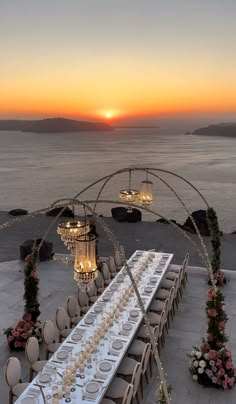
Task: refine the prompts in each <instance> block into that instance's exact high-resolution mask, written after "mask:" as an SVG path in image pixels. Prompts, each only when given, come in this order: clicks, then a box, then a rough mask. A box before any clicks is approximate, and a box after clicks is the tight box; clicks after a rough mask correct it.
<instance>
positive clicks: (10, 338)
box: [7, 335, 15, 342]
mask: <svg viewBox="0 0 236 404" xmlns="http://www.w3.org/2000/svg"><path fill="white" fill-rule="evenodd" d="M14 339H15V338H14V337H13V336H12V335H10V337H8V339H7V340H8V342H11V341H14Z"/></svg>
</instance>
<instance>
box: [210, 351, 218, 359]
mask: <svg viewBox="0 0 236 404" xmlns="http://www.w3.org/2000/svg"><path fill="white" fill-rule="evenodd" d="M208 358H209V360H215V359H217V354H216V351H214V350H213V349H211V350H210V351H209V352H208Z"/></svg>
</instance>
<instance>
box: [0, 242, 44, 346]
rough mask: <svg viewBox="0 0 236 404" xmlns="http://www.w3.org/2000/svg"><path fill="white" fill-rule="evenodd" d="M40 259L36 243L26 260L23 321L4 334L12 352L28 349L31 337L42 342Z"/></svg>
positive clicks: (6, 330)
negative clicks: (38, 265)
mask: <svg viewBox="0 0 236 404" xmlns="http://www.w3.org/2000/svg"><path fill="white" fill-rule="evenodd" d="M37 258H38V247H37V246H36V242H35V243H34V246H33V250H32V253H31V255H28V256H27V257H26V259H25V262H26V263H25V268H24V275H25V280H24V288H25V292H24V301H25V306H24V311H25V312H24V314H23V316H22V319H21V320H20V321H18V323H17V324H16V326H15V327H14V328H13V327H9V328H7V329H5V330H4V334H5V335H6V337H7V343H8V347H9V348H10V349H11V350H17V351H21V350H24V349H25V347H26V343H27V340H28V338H29V337H32V336H35V337H36V338H37V339H38V341H39V342H41V341H42V336H41V329H42V324H41V322H40V321H37V318H38V316H39V315H40V310H39V301H38V291H39V287H38V283H39V279H38V274H37V269H36V261H37Z"/></svg>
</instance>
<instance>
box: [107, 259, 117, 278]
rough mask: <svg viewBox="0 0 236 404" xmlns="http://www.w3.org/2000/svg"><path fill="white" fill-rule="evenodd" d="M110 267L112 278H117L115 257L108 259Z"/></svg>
mask: <svg viewBox="0 0 236 404" xmlns="http://www.w3.org/2000/svg"><path fill="white" fill-rule="evenodd" d="M108 267H109V270H110V273H111V276H112V278H115V276H116V275H117V273H118V271H117V268H116V263H115V259H114V257H111V256H110V257H109V259H108Z"/></svg>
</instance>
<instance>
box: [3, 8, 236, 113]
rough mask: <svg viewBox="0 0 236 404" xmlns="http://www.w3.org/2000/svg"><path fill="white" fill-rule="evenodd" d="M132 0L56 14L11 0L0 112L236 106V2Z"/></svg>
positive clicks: (205, 109) (7, 10)
mask: <svg viewBox="0 0 236 404" xmlns="http://www.w3.org/2000/svg"><path fill="white" fill-rule="evenodd" d="M227 1H229V0H226V2H227ZM132 2H133V0H130V3H132ZM10 3H11V2H10ZM26 3H27V2H26V0H23V1H22V3H21V5H22V4H25V5H26ZM126 3H127V2H125V1H124V0H120V3H119V4H120V7H119V8H116V7H117V5H113V6H112V5H111V4H109V3H108V2H107V1H106V0H101V3H100V6H96V7H97V8H96V7H95V10H93V11H91V9H89V7H88V6H87V7H88V8H86V5H84V4H83V2H82V1H80V0H78V2H76V3H75V2H74V3H72V7H71V8H68V7H66V5H65V4H64V5H62V4H61V5H59V7H58V15H57V17H56V18H55V20H53V19H52V20H51V19H50V17H52V16H53V12H54V8H53V7H52V5H51V6H49V5H48V10H47V11H48V14H47V15H46V16H45V12H44V11H45V10H44V8H43V7H42V8H40V6H39V5H37V6H36V5H31V6H30V7H29V3H27V5H28V7H29V9H28V14H27V15H25V13H24V9H23V8H22V7H20V5H19V4H18V5H16V4H15V5H14V8H13V6H12V5H9V4H8V5H7V6H5V15H4V8H3V12H2V13H1V16H0V27H1V28H0V34H4V33H5V34H6V32H10V34H9V35H5V37H4V36H3V35H0V46H1V55H2V56H3V58H2V61H1V75H0V116H2V117H8V116H9V117H19V116H24V117H26V116H29V117H30V116H34V117H35V116H39V117H40V116H47V115H48V116H58V115H64V116H71V117H80V118H81V117H85V118H92V119H97V118H101V119H103V118H104V117H105V116H106V114H107V113H110V114H111V117H113V118H123V117H132V116H148V115H152V116H153V115H159V114H172V113H190V112H208V111H210V112H217V111H219V112H228V111H236V75H235V71H236V54H235V52H233V49H234V47H235V45H234V38H235V37H236V28H234V27H235V24H231V18H232V13H233V11H236V6H235V5H234V4H233V3H232V2H229V5H231V8H232V9H230V7H228V8H227V9H226V8H225V7H223V6H222V5H221V4H220V2H218V1H216V5H215V8H214V9H212V8H211V7H210V4H212V3H211V2H210V0H209V1H205V2H203V0H200V1H199V4H201V3H202V6H203V5H204V4H205V6H204V7H205V8H204V9H203V8H202V9H201V7H199V9H194V4H196V3H194V1H193V0H190V1H189V5H188V7H185V6H184V2H183V1H181V0H180V3H179V5H178V8H176V9H174V10H173V8H174V5H173V7H172V8H170V7H169V8H168V5H163V4H162V2H159V1H158V0H155V1H152V0H150V1H149V2H148V3H149V7H147V6H145V5H144V4H143V2H140V1H138V2H136V11H135V15H133V13H132V7H130V8H129V6H131V4H129V6H127V4H126ZM45 4H46V3H45ZM45 4H44V5H45ZM157 5H158V7H157ZM190 6H192V8H191V7H190ZM37 7H38V8H37ZM50 7H52V8H50ZM122 7H123V8H122ZM76 12H77V14H76ZM91 13H92V15H91ZM104 13H105V15H104ZM19 14H22V15H21V17H22V18H18V16H19ZM127 14H128V16H127ZM64 16H65V19H63V18H64ZM3 17H5V19H3ZM66 17H68V18H67V19H66ZM69 17H70V19H69ZM180 17H181V18H182V19H181V20H180ZM183 17H184V18H185V22H186V23H185V24H183ZM193 17H194V18H195V20H193ZM1 18H2V21H1ZM30 18H31V19H30ZM86 18H87V20H86ZM222 18H224V24H221V25H219V21H221V20H222ZM22 19H23V21H22ZM24 19H25V20H26V21H25V22H27V23H26V24H25V25H24ZM91 19H92V22H91ZM158 19H159V20H158ZM62 21H64V25H62ZM86 21H87V24H86ZM190 21H191V24H190ZM89 22H91V25H90V26H89V29H88V23H89ZM1 23H2V24H1ZM107 24H108V25H109V26H107ZM121 28H122V29H121ZM7 30H8V31H7ZM222 35H223V36H222Z"/></svg>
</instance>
